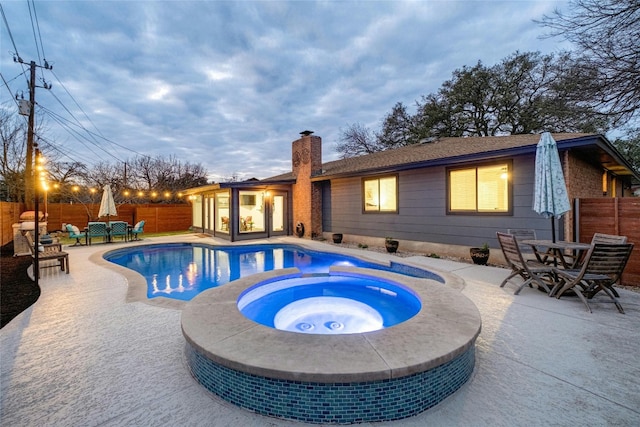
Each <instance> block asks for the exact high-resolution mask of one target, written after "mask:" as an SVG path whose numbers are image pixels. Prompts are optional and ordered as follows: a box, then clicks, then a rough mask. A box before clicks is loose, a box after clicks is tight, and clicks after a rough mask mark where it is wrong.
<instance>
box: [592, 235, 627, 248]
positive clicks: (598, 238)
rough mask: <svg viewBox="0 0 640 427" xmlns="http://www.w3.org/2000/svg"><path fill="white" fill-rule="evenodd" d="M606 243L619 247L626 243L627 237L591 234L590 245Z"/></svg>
mask: <svg viewBox="0 0 640 427" xmlns="http://www.w3.org/2000/svg"><path fill="white" fill-rule="evenodd" d="M594 243H607V244H610V245H620V244H625V243H627V236H618V235H615V234H604V233H593V237H592V238H591V244H592V245H593V244H594Z"/></svg>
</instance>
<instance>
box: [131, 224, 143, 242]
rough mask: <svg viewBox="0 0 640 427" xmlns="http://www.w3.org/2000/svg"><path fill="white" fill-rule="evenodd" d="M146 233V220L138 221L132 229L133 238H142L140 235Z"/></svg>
mask: <svg viewBox="0 0 640 427" xmlns="http://www.w3.org/2000/svg"><path fill="white" fill-rule="evenodd" d="M142 233H144V220H142V221H138V223H137V224H136V225H135V226H134V227H133V228H132V229H131V236H132V240H140V238H139V237H138V236H139V235H140V234H142Z"/></svg>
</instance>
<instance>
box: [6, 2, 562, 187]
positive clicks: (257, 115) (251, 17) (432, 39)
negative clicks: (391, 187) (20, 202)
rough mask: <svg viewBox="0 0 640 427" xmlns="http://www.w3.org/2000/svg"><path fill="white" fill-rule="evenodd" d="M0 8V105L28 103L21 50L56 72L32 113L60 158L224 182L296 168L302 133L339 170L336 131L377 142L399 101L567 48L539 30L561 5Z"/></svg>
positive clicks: (72, 4)
mask: <svg viewBox="0 0 640 427" xmlns="http://www.w3.org/2000/svg"><path fill="white" fill-rule="evenodd" d="M1 4H2V8H3V11H4V18H5V19H6V23H5V21H4V20H3V21H2V24H1V25H2V32H1V33H0V34H1V35H0V37H1V49H0V71H1V73H2V77H3V78H4V80H5V81H7V82H8V86H9V89H10V91H11V93H10V91H9V89H8V88H7V87H6V85H5V84H4V82H3V83H2V86H3V87H2V88H0V103H1V105H2V107H4V108H16V107H15V104H14V103H13V102H12V97H13V95H14V94H15V93H16V92H20V91H23V92H24V94H25V97H28V89H27V84H26V81H25V78H24V76H22V75H21V73H23V67H21V66H20V65H19V64H16V63H14V62H13V53H14V52H15V50H16V49H17V51H18V52H17V53H18V54H19V55H20V57H21V58H22V59H23V60H24V61H25V62H29V61H31V60H35V61H36V62H39V63H43V62H44V61H43V59H44V58H46V59H47V61H48V62H49V63H51V64H53V70H52V71H46V70H39V72H38V78H39V79H40V78H41V77H44V79H45V80H46V81H47V82H48V83H52V84H53V88H52V89H51V90H50V91H48V90H45V89H41V88H39V89H37V92H36V100H37V102H38V104H39V105H40V106H41V107H42V108H44V109H46V111H47V114H46V117H47V124H48V132H47V135H46V136H47V137H48V139H50V140H52V141H53V142H54V144H55V145H56V147H57V148H58V149H59V150H60V151H61V152H63V153H65V155H67V156H68V157H67V159H66V160H68V159H71V158H73V159H74V160H78V159H79V160H81V161H84V162H86V163H88V164H93V163H95V162H98V161H108V162H117V161H118V160H121V161H124V160H127V159H131V158H133V157H134V156H136V155H138V154H145V155H150V156H158V155H163V156H169V155H175V156H176V157H177V158H178V159H180V160H182V161H184V162H190V163H201V164H202V165H203V166H204V167H205V168H206V169H207V170H208V171H209V173H210V178H211V179H212V180H215V181H220V180H225V179H226V178H229V177H230V176H232V175H233V174H235V175H237V176H238V177H239V178H241V179H247V178H251V177H257V178H265V177H268V176H273V175H276V174H279V173H282V172H286V171H289V170H291V160H290V159H291V142H292V141H293V140H295V139H297V138H298V137H299V132H300V131H302V130H305V129H309V130H313V131H315V135H318V136H321V137H322V140H323V160H324V161H328V160H334V159H336V158H337V154H336V152H335V149H334V148H335V144H336V143H337V142H338V140H339V137H340V130H341V129H345V128H346V127H348V126H349V125H351V124H353V123H360V124H362V125H365V126H367V127H369V128H371V129H372V130H377V129H379V128H380V125H381V122H382V119H383V118H384V116H385V115H386V114H387V113H389V112H390V111H391V109H392V107H393V105H394V104H395V103H396V102H399V101H400V102H403V103H404V104H405V105H407V106H413V104H414V103H415V101H416V100H418V99H420V97H421V96H422V95H426V94H429V93H433V92H435V91H437V89H438V88H439V87H440V86H441V85H442V83H443V82H444V81H445V80H447V79H449V78H451V73H452V72H453V71H454V70H455V69H457V68H461V67H462V66H463V65H474V64H475V63H476V62H477V61H479V60H480V61H482V62H483V63H485V64H487V65H492V64H495V63H496V62H498V61H500V60H501V59H502V58H504V57H506V56H508V55H510V54H512V53H514V52H516V51H517V50H519V51H523V52H526V51H541V52H543V53H551V52H556V51H559V50H561V49H566V48H570V46H568V45H566V44H561V43H560V41H559V40H557V39H541V38H540V36H541V35H542V34H544V32H545V29H544V28H542V27H540V26H539V25H538V24H536V23H535V22H533V20H534V19H539V18H541V17H542V16H543V15H544V14H550V13H552V12H553V10H554V8H560V9H563V10H565V9H566V7H567V6H568V4H567V2H566V1H520V0H512V1H471V0H465V1H406V2H403V1H390V2H387V1H360V2H343V1H318V2H316V1H234V2H230V1H127V2H120V1H36V2H35V3H32V1H27V0H20V1H17V0H10V1H2V3H1ZM34 4H35V9H34V7H33V5H34ZM30 6H31V10H30ZM32 17H34V18H35V17H37V22H36V20H35V19H34V20H33V21H32V19H31V18H32ZM32 22H33V24H32ZM7 27H8V29H7ZM34 28H35V29H36V31H35V32H34ZM38 29H39V31H38ZM34 33H35V35H34ZM12 39H13V40H12ZM36 42H37V44H38V46H39V47H40V49H36ZM14 43H15V47H14ZM27 68H28V67H24V69H25V70H26V69H27ZM39 84H41V82H40V81H39ZM80 126H82V127H84V129H86V131H85V130H83V128H82V127H80ZM117 159H118V160H117ZM63 160H65V159H63Z"/></svg>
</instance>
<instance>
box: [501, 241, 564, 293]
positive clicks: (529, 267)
mask: <svg viewBox="0 0 640 427" xmlns="http://www.w3.org/2000/svg"><path fill="white" fill-rule="evenodd" d="M496 234H497V236H498V242H499V243H500V247H501V248H502V253H503V255H504V259H505V260H506V261H507V263H508V265H509V267H510V268H511V274H510V275H509V276H508V277H507V278H506V279H504V280H503V281H502V283H501V284H500V287H501V288H502V287H504V286H505V285H506V284H507V282H510V281H511V279H513V278H514V277H516V276H520V277H521V278H522V279H523V280H524V282H523V283H521V284H519V286H518V289H516V291H515V292H514V295H518V294H519V293H520V291H521V290H522V288H524V287H525V286H527V285H529V286H532V284H534V283H535V284H536V285H537V286H538V287H541V288H542V289H544V290H545V291H546V292H547V293H549V292H550V291H549V284H550V283H552V282H553V280H552V279H551V277H552V275H553V268H552V267H551V266H550V265H547V264H541V263H539V262H536V261H532V260H527V259H525V258H524V257H523V256H522V252H521V251H520V246H518V241H517V239H516V237H515V236H514V235H513V234H506V233H500V232H498V233H496ZM545 276H546V278H545ZM514 284H516V283H514ZM516 285H518V284H516Z"/></svg>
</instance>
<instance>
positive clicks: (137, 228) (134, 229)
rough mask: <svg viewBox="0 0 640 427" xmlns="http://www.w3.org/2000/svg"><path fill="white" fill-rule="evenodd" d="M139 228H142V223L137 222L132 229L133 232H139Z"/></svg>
mask: <svg viewBox="0 0 640 427" xmlns="http://www.w3.org/2000/svg"><path fill="white" fill-rule="evenodd" d="M140 227H142V221H138V223H137V224H136V225H135V226H134V227H133V231H140Z"/></svg>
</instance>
